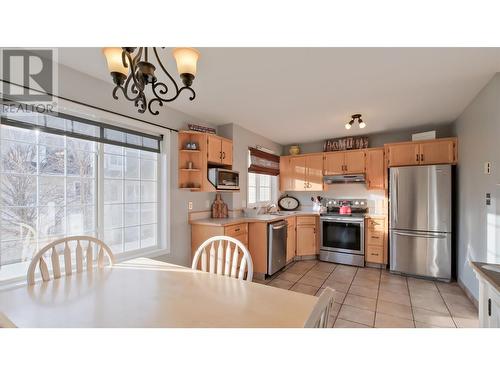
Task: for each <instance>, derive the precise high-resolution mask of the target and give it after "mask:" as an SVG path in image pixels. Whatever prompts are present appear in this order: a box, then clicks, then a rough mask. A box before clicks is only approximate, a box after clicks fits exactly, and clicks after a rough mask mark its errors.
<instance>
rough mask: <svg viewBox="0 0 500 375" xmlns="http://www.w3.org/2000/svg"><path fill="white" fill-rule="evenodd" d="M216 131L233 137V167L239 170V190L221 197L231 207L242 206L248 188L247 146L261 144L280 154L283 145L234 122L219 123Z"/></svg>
mask: <svg viewBox="0 0 500 375" xmlns="http://www.w3.org/2000/svg"><path fill="white" fill-rule="evenodd" d="M217 131H218V134H219V135H221V136H223V137H227V138H232V139H233V169H234V170H236V171H239V172H240V188H241V189H240V191H239V192H238V193H226V194H223V196H222V198H223V199H224V201H225V202H226V203H227V204H228V206H229V208H231V209H239V208H244V207H246V202H247V190H248V189H247V183H248V180H247V176H248V148H249V147H255V146H262V147H265V148H267V149H269V150H272V151H274V152H275V153H276V155H280V154H281V150H282V148H283V146H282V145H280V144H278V143H275V142H273V141H271V140H269V139H267V138H266V137H264V136H262V135H259V134H256V133H253V132H251V131H250V130H247V129H245V128H243V127H241V126H239V125H236V124H226V125H220V126H219V127H218V128H217Z"/></svg>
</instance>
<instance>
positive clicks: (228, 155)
mask: <svg viewBox="0 0 500 375" xmlns="http://www.w3.org/2000/svg"><path fill="white" fill-rule="evenodd" d="M207 161H208V163H211V164H221V165H232V164H233V141H231V140H230V139H226V138H222V137H218V136H216V135H209V136H208V137H207Z"/></svg>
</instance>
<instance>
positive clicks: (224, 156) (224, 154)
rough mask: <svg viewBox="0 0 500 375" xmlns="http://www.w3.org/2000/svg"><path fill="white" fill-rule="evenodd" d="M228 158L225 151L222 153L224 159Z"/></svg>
mask: <svg viewBox="0 0 500 375" xmlns="http://www.w3.org/2000/svg"><path fill="white" fill-rule="evenodd" d="M225 158H226V153H225V152H224V151H222V159H225Z"/></svg>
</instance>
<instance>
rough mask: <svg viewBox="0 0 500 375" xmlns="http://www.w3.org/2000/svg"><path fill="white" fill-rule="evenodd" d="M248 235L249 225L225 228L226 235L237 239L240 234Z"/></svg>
mask: <svg viewBox="0 0 500 375" xmlns="http://www.w3.org/2000/svg"><path fill="white" fill-rule="evenodd" d="M246 233H248V224H247V223H243V224H236V225H229V226H227V227H225V228H224V234H225V235H226V236H229V237H235V236H237V235H240V234H246Z"/></svg>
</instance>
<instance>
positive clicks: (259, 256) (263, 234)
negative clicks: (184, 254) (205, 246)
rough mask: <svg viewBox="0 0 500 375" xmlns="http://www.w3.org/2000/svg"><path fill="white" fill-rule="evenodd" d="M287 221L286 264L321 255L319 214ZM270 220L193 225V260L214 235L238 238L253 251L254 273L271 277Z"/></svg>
mask: <svg viewBox="0 0 500 375" xmlns="http://www.w3.org/2000/svg"><path fill="white" fill-rule="evenodd" d="M285 220H286V222H287V241H286V262H287V263H289V262H291V261H293V260H294V259H295V257H296V256H314V255H317V254H318V253H319V235H318V232H319V231H318V228H319V217H318V216H316V215H304V216H290V217H287V218H285ZM268 224H269V222H266V221H262V222H261V221H257V222H252V221H250V222H246V223H238V224H230V225H225V226H218V225H209V224H192V225H191V259H192V258H193V256H194V253H195V252H196V250H197V249H198V247H199V246H200V245H201V244H202V243H203V242H204V241H206V240H207V239H209V238H210V237H213V236H229V237H233V238H236V239H237V240H239V241H241V243H243V245H245V246H246V248H247V249H248V251H249V252H250V256H251V257H252V263H253V271H254V274H256V275H259V276H262V275H265V274H267V239H268Z"/></svg>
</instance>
